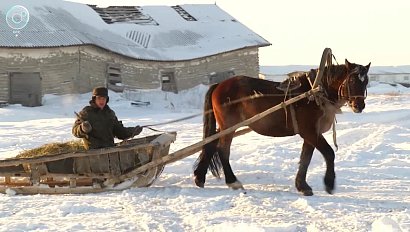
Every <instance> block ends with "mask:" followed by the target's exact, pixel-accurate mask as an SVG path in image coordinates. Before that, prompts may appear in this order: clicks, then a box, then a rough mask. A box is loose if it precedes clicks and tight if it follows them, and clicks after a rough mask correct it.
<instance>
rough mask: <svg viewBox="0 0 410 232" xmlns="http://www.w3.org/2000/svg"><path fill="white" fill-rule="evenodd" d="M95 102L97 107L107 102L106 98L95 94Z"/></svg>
mask: <svg viewBox="0 0 410 232" xmlns="http://www.w3.org/2000/svg"><path fill="white" fill-rule="evenodd" d="M95 104H96V105H97V106H98V108H100V109H103V108H104V106H105V105H106V104H107V98H105V97H101V96H95Z"/></svg>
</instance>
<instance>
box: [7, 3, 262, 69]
mask: <svg viewBox="0 0 410 232" xmlns="http://www.w3.org/2000/svg"><path fill="white" fill-rule="evenodd" d="M14 5H22V6H24V7H26V8H27V10H28V11H29V13H30V20H29V23H28V24H27V26H26V27H25V28H23V29H21V30H18V31H16V30H13V29H12V28H10V27H9V26H8V25H7V23H6V22H5V19H6V13H7V11H8V9H10V8H11V7H13V6H14ZM115 9H116V8H112V9H110V11H112V10H115ZM181 9H183V13H184V15H181ZM138 12H140V14H142V15H144V16H145V15H146V16H147V17H150V18H152V19H153V20H155V22H156V23H155V24H146V23H141V24H139V23H138V22H137V21H138V20H137V21H136V20H131V21H129V22H128V23H125V22H122V23H111V24H107V23H106V22H104V20H103V19H102V18H101V17H100V15H99V14H98V13H97V12H96V11H95V10H93V9H92V8H91V7H90V6H88V5H84V4H80V3H73V2H66V1H59V0H42V1H28V0H25V1H19V0H6V1H4V0H3V1H1V2H0V17H1V20H0V47H57V46H71V45H82V44H94V45H96V46H99V47H102V48H105V49H108V50H110V51H112V52H115V53H118V54H121V55H124V56H128V57H132V58H136V59H146V60H160V61H173V60H188V59H194V58H199V57H205V56H210V55H214V54H218V53H223V52H228V51H232V50H237V49H240V48H244V47H254V46H257V47H261V46H268V45H270V43H269V42H268V41H266V40H265V39H263V38H262V37H261V36H259V35H257V34H256V33H254V32H253V31H251V30H250V29H248V28H247V27H246V26H244V25H243V24H241V23H239V22H238V21H237V20H235V19H234V18H232V17H231V16H230V15H229V14H227V13H226V12H224V11H223V10H221V9H220V8H219V7H218V6H216V5H181V6H179V8H178V11H177V10H175V8H172V7H169V6H144V7H138ZM114 13H115V14H114V16H115V15H119V14H117V13H116V12H114ZM187 14H189V16H190V17H192V18H194V19H195V20H187V17H186V15H187ZM104 15H105V16H104V17H107V16H106V12H105V13H104ZM109 17H111V16H109ZM138 17H141V16H138ZM105 20H107V19H105ZM115 20H116V19H114V21H115Z"/></svg>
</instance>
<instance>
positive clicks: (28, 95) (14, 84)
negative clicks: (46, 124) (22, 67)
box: [10, 72, 42, 106]
mask: <svg viewBox="0 0 410 232" xmlns="http://www.w3.org/2000/svg"><path fill="white" fill-rule="evenodd" d="M41 100H42V94H41V76H40V73H18V72H16V73H10V103H11V104H21V105H23V106H41Z"/></svg>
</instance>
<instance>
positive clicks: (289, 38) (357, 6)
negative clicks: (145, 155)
mask: <svg viewBox="0 0 410 232" xmlns="http://www.w3.org/2000/svg"><path fill="white" fill-rule="evenodd" d="M71 1H75V2H82V3H92V4H98V5H101V6H108V5H118V4H121V5H139V6H144V5H177V4H202V3H207V4H214V3H215V2H216V4H217V5H218V6H219V7H220V8H222V9H223V10H224V11H226V12H227V13H229V14H230V15H232V16H233V17H234V18H236V19H237V20H239V21H240V22H241V23H243V24H245V25H246V26H247V27H249V28H250V29H252V30H253V31H254V32H256V33H258V34H259V35H261V36H262V37H263V38H265V39H266V40H268V41H269V42H270V43H272V45H271V46H269V47H264V48H261V49H260V64H261V65H288V64H306V65H318V64H319V61H320V58H321V55H322V52H323V49H324V48H325V47H330V48H332V50H333V53H334V54H335V56H336V58H337V60H338V62H339V63H342V62H344V59H345V58H347V59H349V61H351V62H356V63H361V64H367V63H368V62H370V61H371V62H372V65H409V64H410V0H392V1H383V0H373V1H372V0H331V1H329V0H311V1H306V0H282V1H275V0H252V1H245V0H240V1H239V0H217V1H215V0H213V1H212V0H190V1H188V0H185V1H180V0H121V3H119V2H120V1H114V0H110V1H109V0H71Z"/></svg>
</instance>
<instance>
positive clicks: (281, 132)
mask: <svg viewBox="0 0 410 232" xmlns="http://www.w3.org/2000/svg"><path fill="white" fill-rule="evenodd" d="M370 64H371V63H369V64H368V65H367V66H363V65H359V64H355V63H350V62H349V61H348V60H347V59H345V64H341V65H330V66H327V67H325V69H324V72H323V78H322V81H321V82H322V83H321V88H322V90H321V91H320V93H321V94H319V95H316V96H315V97H314V99H311V98H304V99H302V100H300V101H298V102H296V103H293V104H291V105H290V106H288V107H284V108H282V109H281V110H278V111H275V112H273V113H271V114H269V115H268V116H266V117H264V118H262V119H260V120H258V121H256V122H254V123H251V124H250V125H249V126H248V127H249V129H250V130H253V131H255V132H256V133H258V134H261V135H264V136H271V137H284V136H294V135H296V134H299V135H300V137H301V138H302V139H303V145H302V151H301V154H300V161H299V168H298V171H297V174H296V179H295V186H296V189H297V190H298V191H299V192H301V193H302V194H303V195H305V196H311V195H313V191H312V188H311V187H310V186H309V185H308V183H307V182H306V174H307V170H308V167H309V164H310V161H311V158H312V155H313V151H314V149H317V150H318V151H320V153H321V154H322V155H323V157H324V160H325V162H326V173H325V176H324V185H325V190H326V192H327V193H329V194H332V193H333V190H334V188H335V178H336V175H335V171H334V159H335V152H334V151H333V149H332V147H331V146H330V145H329V144H328V142H327V141H326V139H325V138H324V137H323V135H322V134H323V133H324V132H326V131H328V130H329V129H330V128H331V127H332V125H333V123H334V122H335V114H336V113H339V112H341V109H340V108H341V107H342V106H344V105H345V104H346V103H347V105H348V106H350V108H351V109H352V110H353V112H355V113H361V112H362V111H363V109H364V108H365V98H366V96H367V84H368V81H369V79H368V75H367V73H368V71H369V68H370ZM317 72H318V69H312V70H310V71H308V72H304V73H302V74H301V75H299V76H298V77H297V78H293V79H297V80H298V82H299V87H298V88H297V89H295V90H292V91H291V92H289V91H283V89H282V90H280V89H279V88H278V87H279V86H280V83H279V82H273V81H268V80H263V79H258V78H252V77H248V76H234V77H232V78H230V79H227V80H224V81H222V82H221V83H219V84H214V85H212V86H210V87H209V90H208V91H207V93H206V95H205V103H204V112H205V113H204V116H203V117H204V118H203V120H204V124H203V137H204V138H206V137H209V136H211V135H213V134H216V133H218V132H219V131H223V130H225V129H227V128H229V127H231V126H233V125H235V124H237V123H240V122H241V121H243V120H246V119H248V118H250V117H252V116H254V115H256V114H258V113H261V112H263V111H265V110H267V109H269V108H271V107H273V106H275V105H277V104H280V103H282V102H283V101H284V95H288V96H287V97H288V98H289V97H292V96H295V95H298V94H301V93H304V92H306V91H309V90H311V88H312V83H314V81H315V78H316V74H317ZM288 81H290V80H288ZM250 96H255V97H250ZM242 99H244V100H242ZM216 123H217V124H218V126H219V128H218V129H217V126H216ZM233 137H234V132H232V133H230V134H228V135H225V136H221V137H219V138H218V139H217V140H214V141H213V142H211V143H208V144H206V145H204V146H203V147H202V151H201V153H200V155H199V157H198V159H197V160H196V162H195V164H194V182H195V184H196V185H197V186H198V187H201V188H203V187H204V185H205V176H206V173H207V170H208V169H209V170H210V171H211V172H212V174H213V175H214V176H216V177H218V178H220V174H221V169H223V173H224V176H225V182H226V184H227V186H228V187H230V188H232V189H244V188H243V185H242V183H241V182H240V181H239V180H238V179H237V178H236V176H235V174H234V173H233V170H232V168H231V165H230V163H229V157H230V146H231V143H232V140H233Z"/></svg>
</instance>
